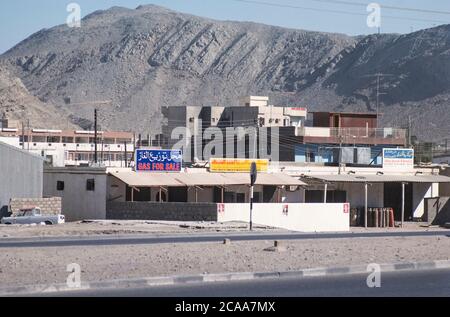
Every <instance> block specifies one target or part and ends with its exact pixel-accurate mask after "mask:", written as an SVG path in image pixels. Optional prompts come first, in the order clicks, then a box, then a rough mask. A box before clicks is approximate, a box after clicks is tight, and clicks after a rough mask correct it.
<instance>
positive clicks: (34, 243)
mask: <svg viewBox="0 0 450 317" xmlns="http://www.w3.org/2000/svg"><path fill="white" fill-rule="evenodd" d="M429 236H450V231H449V230H442V231H411V232H400V231H392V232H361V233H351V232H348V233H312V234H311V233H217V234H211V233H209V234H180V235H155V234H152V235H140V236H115V237H104V236H97V237H61V238H55V237H52V238H46V237H43V238H23V239H22V238H3V239H0V249H1V248H35V247H65V246H101V245H135V244H160V243H195V242H218V241H222V240H223V239H225V238H229V239H231V240H233V241H261V240H262V241H264V240H303V239H343V238H370V237H374V238H375V237H429Z"/></svg>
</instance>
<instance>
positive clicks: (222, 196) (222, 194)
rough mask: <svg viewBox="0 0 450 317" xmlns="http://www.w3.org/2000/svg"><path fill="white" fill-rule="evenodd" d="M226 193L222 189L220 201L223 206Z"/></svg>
mask: <svg viewBox="0 0 450 317" xmlns="http://www.w3.org/2000/svg"><path fill="white" fill-rule="evenodd" d="M224 192H225V188H224V187H222V189H221V193H220V195H221V198H220V201H221V202H222V204H223V199H224Z"/></svg>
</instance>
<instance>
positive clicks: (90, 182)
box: [86, 178, 95, 192]
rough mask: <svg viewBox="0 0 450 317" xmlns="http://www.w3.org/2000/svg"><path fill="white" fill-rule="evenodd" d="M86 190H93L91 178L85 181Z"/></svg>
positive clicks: (93, 184)
mask: <svg viewBox="0 0 450 317" xmlns="http://www.w3.org/2000/svg"><path fill="white" fill-rule="evenodd" d="M86 190H87V191H90V192H93V191H94V190H95V179H93V178H91V179H88V180H87V181H86Z"/></svg>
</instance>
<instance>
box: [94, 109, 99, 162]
mask: <svg viewBox="0 0 450 317" xmlns="http://www.w3.org/2000/svg"><path fill="white" fill-rule="evenodd" d="M94 147H95V149H94V162H95V164H97V163H98V153H97V108H95V109H94Z"/></svg>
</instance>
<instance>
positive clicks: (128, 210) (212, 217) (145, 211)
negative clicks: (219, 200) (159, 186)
mask: <svg viewBox="0 0 450 317" xmlns="http://www.w3.org/2000/svg"><path fill="white" fill-rule="evenodd" d="M106 219H113V220H167V221H217V204H214V203H197V204H195V203H154V202H112V201H109V202H107V204H106Z"/></svg>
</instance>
